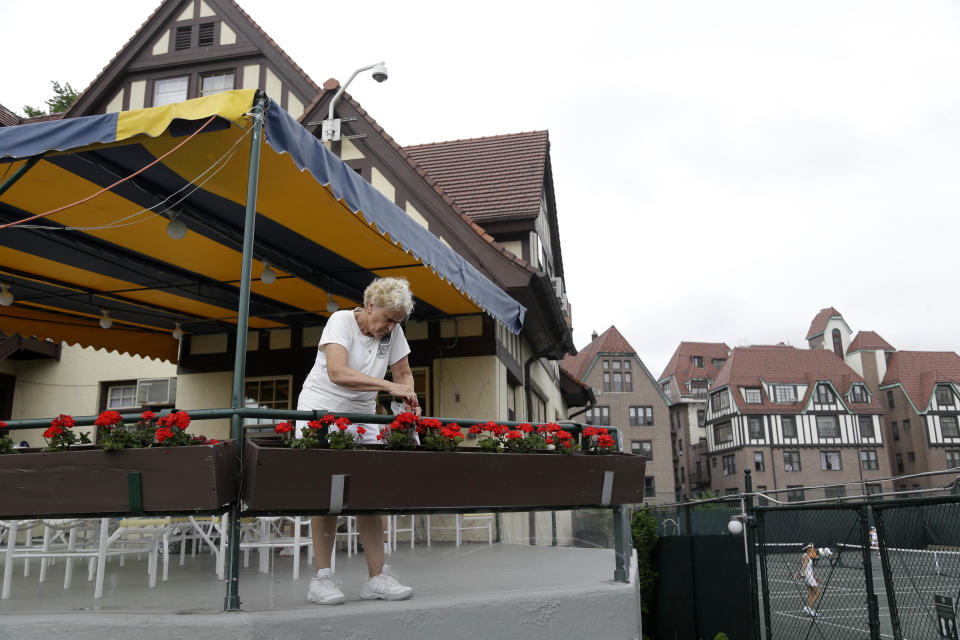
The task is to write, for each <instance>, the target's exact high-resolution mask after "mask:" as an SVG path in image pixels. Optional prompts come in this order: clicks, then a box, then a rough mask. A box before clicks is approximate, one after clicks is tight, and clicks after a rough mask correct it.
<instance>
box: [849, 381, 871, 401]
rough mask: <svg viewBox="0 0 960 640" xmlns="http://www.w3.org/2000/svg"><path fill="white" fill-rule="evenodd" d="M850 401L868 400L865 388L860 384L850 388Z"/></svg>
mask: <svg viewBox="0 0 960 640" xmlns="http://www.w3.org/2000/svg"><path fill="white" fill-rule="evenodd" d="M850 402H869V396H868V394H867V388H866V387H865V386H863V385H862V384H855V385H853V388H852V389H850Z"/></svg>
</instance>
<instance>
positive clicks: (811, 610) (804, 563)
mask: <svg viewBox="0 0 960 640" xmlns="http://www.w3.org/2000/svg"><path fill="white" fill-rule="evenodd" d="M816 557H817V548H816V547H814V546H813V543H812V542H811V543H809V544H807V545H806V546H804V547H803V556H801V558H800V573H799V574H798V575H797V577H798V578H802V579H803V583H804V584H805V585H806V586H807V606H805V607H804V608H803V611H804V613H806V614H808V615H810V616H812V617H814V618H815V617H817V616H819V615H820V614H819V613H817V611H816V607H815V604H816V602H817V600H818V599H819V598H820V594H821V593H822V592H823V590H822V589H821V588H820V581H819V580H817V577H816V576H815V575H813V560H814V558H816Z"/></svg>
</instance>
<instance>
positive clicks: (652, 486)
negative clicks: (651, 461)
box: [643, 476, 657, 498]
mask: <svg viewBox="0 0 960 640" xmlns="http://www.w3.org/2000/svg"><path fill="white" fill-rule="evenodd" d="M656 496H657V487H656V483H654V481H653V476H647V477H645V478H644V479H643V497H644V498H655V497H656Z"/></svg>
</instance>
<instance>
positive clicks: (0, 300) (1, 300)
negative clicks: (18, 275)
mask: <svg viewBox="0 0 960 640" xmlns="http://www.w3.org/2000/svg"><path fill="white" fill-rule="evenodd" d="M0 304H2V305H3V306H5V307H9V306H10V305H12V304H13V294H12V293H10V283H9V282H0Z"/></svg>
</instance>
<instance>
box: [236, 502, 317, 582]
mask: <svg viewBox="0 0 960 640" xmlns="http://www.w3.org/2000/svg"><path fill="white" fill-rule="evenodd" d="M288 522H292V523H293V535H292V536H288V535H285V534H284V533H283V531H282V525H283V524H284V523H288ZM304 526H306V527H307V535H306V536H304V535H302V534H303V527H304ZM240 536H241V538H240V550H241V551H243V552H244V555H243V566H244V567H248V566H250V550H251V549H256V550H257V551H258V553H259V556H260V562H259V564H260V566H259V569H260V573H269V572H270V559H271V557H272V555H273V550H274V549H287V548H289V549H292V551H293V579H294V580H297V579H299V578H300V550H301V549H302V548H304V547H306V548H307V549H308V553H307V558H308V561H310V560H313V538H312V528H311V526H310V518H307V517H301V516H274V517H263V518H244V522H241V527H240Z"/></svg>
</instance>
